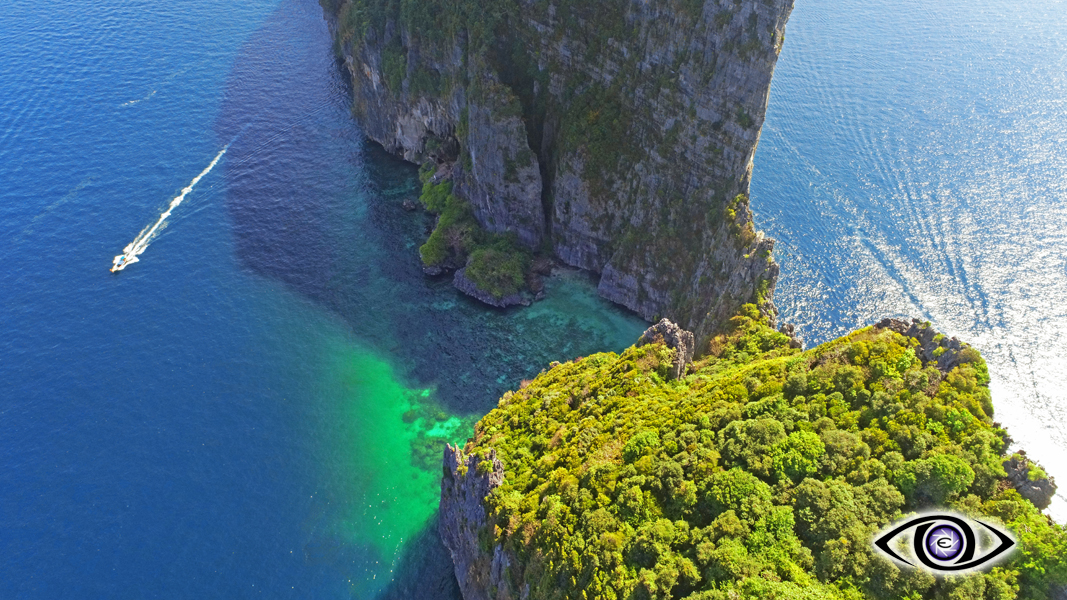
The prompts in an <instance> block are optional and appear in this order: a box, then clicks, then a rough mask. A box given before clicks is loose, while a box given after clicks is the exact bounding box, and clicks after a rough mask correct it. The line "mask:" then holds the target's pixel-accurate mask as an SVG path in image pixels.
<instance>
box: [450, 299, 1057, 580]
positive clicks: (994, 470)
mask: <svg viewBox="0 0 1067 600" xmlns="http://www.w3.org/2000/svg"><path fill="white" fill-rule="evenodd" d="M731 326H732V331H731V332H730V333H727V334H723V335H721V336H719V337H717V338H715V339H713V340H711V343H710V346H709V347H708V348H707V354H706V356H705V357H704V358H702V359H700V360H699V361H698V362H697V363H695V364H694V365H692V366H691V367H690V369H689V373H688V374H687V375H685V376H684V377H682V378H681V379H679V380H675V381H667V380H666V379H665V377H666V376H667V373H668V372H669V370H670V367H671V362H672V360H673V355H674V350H672V349H670V348H667V347H666V346H664V345H662V344H650V345H645V346H642V347H633V348H630V349H628V350H626V351H625V352H623V353H622V355H621V356H620V355H615V354H610V353H608V354H597V355H594V356H589V357H584V358H579V359H576V360H574V361H571V362H569V363H565V364H555V363H554V364H553V366H552V367H551V368H550V369H548V370H546V371H545V372H543V373H542V374H541V375H540V376H538V377H537V378H536V379H534V380H533V381H532V382H528V384H527V385H525V386H524V387H523V388H522V389H520V390H519V391H516V392H513V393H510V392H509V393H508V394H506V395H505V396H504V397H503V398H502V399H501V401H500V404H499V407H498V408H496V409H495V410H493V411H492V412H491V413H490V414H489V415H487V416H486V417H485V418H483V419H482V420H481V421H480V422H479V424H478V426H477V427H476V433H475V437H474V438H473V439H472V440H471V441H469V442H468V445H467V451H468V452H469V453H473V454H475V455H479V454H481V455H483V456H484V455H485V453H487V452H488V451H489V449H490V448H492V449H495V450H496V451H497V455H498V456H499V458H500V459H501V461H502V462H503V464H504V466H505V477H504V483H503V485H502V486H500V487H499V488H497V489H495V490H494V491H493V493H492V494H491V495H490V497H489V498H488V499H487V510H488V512H489V522H490V529H491V530H490V531H487V532H485V536H484V538H485V539H484V540H483V541H484V543H485V545H486V547H487V548H491V547H492V546H495V545H497V544H499V545H501V546H502V548H503V549H505V550H507V551H509V552H510V553H512V554H513V555H514V556H515V557H516V559H517V560H516V563H517V564H516V565H513V567H512V570H511V584H512V586H513V589H514V590H521V589H523V588H524V587H525V586H526V585H529V596H528V597H530V598H539V599H550V598H589V599H592V598H657V599H660V598H663V599H665V598H691V599H694V600H696V599H700V600H705V599H708V600H710V599H718V598H737V597H766V598H812V599H814V598H861V597H872V598H902V597H903V598H946V599H947V598H984V599H989V600H993V599H1002V598H1015V597H1022V598H1045V597H1048V593H1049V590H1051V589H1053V586H1055V585H1061V584H1062V583H1063V582H1065V581H1067V532H1065V531H1064V529H1063V528H1062V527H1060V526H1058V525H1055V524H1054V523H1052V522H1051V521H1050V520H1049V519H1048V518H1047V517H1045V516H1044V515H1042V514H1041V513H1040V511H1039V510H1037V509H1036V508H1035V507H1034V506H1033V504H1031V503H1030V502H1029V501H1027V500H1025V499H1023V498H1022V497H1021V496H1020V495H1019V494H1018V492H1016V490H1015V489H1014V488H1013V487H1012V486H1011V484H1010V483H1009V482H1008V480H1007V479H1006V478H1005V471H1004V468H1003V466H1002V463H1003V461H1004V459H1005V456H1004V450H1005V446H1006V439H1007V436H1006V434H1005V432H1004V431H1003V430H1002V429H1001V428H1000V427H999V426H998V425H996V424H995V423H993V422H992V420H991V415H992V403H991V401H990V395H989V390H988V388H987V387H986V386H987V383H988V381H989V377H988V374H987V371H986V366H985V363H984V361H983V360H982V359H981V357H980V356H979V355H978V353H977V352H976V351H974V350H972V349H969V348H964V350H963V351H962V352H960V362H959V364H958V366H955V367H954V368H953V369H952V370H951V371H949V372H948V373H947V374H946V373H942V372H941V371H939V370H938V369H937V368H936V367H935V366H934V365H933V363H932V362H931V363H928V364H923V362H922V360H920V358H918V356H919V355H921V354H917V349H918V346H919V343H918V342H917V341H916V340H915V339H914V338H910V337H906V336H904V335H901V334H899V333H895V332H893V331H891V330H888V329H884V330H883V329H879V328H876V327H868V328H866V329H861V330H859V331H856V332H854V333H852V334H850V335H848V336H846V337H843V338H841V339H838V340H836V341H833V342H830V343H827V344H823V345H821V346H818V347H816V348H812V349H810V350H807V351H801V350H799V349H795V348H790V347H789V343H788V341H789V340H788V338H786V337H785V336H784V335H782V334H781V333H778V332H776V331H774V330H773V329H771V328H769V327H767V326H765V325H764V324H762V323H761V322H760V321H759V320H758V314H757V312H756V311H755V308H754V307H752V306H751V305H749V306H747V307H746V314H745V315H742V316H738V317H736V318H734V319H733V321H732V322H731ZM930 505H938V506H950V507H952V508H954V509H955V510H957V511H960V512H963V513H966V514H970V515H974V516H980V517H981V518H983V519H984V520H985V519H987V520H990V521H992V522H997V523H1002V524H1003V525H1005V526H1007V527H1008V528H1009V529H1010V530H1011V531H1012V532H1014V535H1015V538H1016V539H1017V540H1018V541H1019V549H1018V550H1017V551H1016V552H1015V553H1014V554H1013V555H1012V558H1011V559H1010V560H1009V561H1007V562H1004V563H1001V564H1000V565H999V566H997V567H996V568H994V569H992V570H991V571H989V572H987V573H976V574H971V575H967V576H957V577H945V578H935V577H933V576H930V575H928V574H926V573H923V572H921V571H915V570H902V569H900V568H898V567H897V566H895V565H894V564H892V563H890V562H888V561H887V560H885V559H883V558H881V557H879V556H877V555H875V554H874V552H873V551H872V547H871V539H872V536H873V534H874V533H875V532H877V531H878V530H880V529H882V528H883V527H884V526H885V525H887V524H888V523H890V522H892V521H894V520H895V519H898V518H900V517H901V516H903V515H904V514H906V513H908V512H910V511H913V510H916V509H920V508H923V507H926V506H930Z"/></svg>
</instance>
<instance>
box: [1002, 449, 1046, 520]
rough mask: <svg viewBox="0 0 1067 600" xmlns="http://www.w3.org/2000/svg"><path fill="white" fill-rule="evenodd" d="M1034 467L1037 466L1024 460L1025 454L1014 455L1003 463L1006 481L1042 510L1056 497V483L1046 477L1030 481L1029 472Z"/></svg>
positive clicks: (1028, 460) (1026, 459)
mask: <svg viewBox="0 0 1067 600" xmlns="http://www.w3.org/2000/svg"><path fill="white" fill-rule="evenodd" d="M1036 467H1037V465H1034V464H1033V463H1031V462H1030V459H1028V458H1026V453H1025V452H1019V453H1018V454H1014V455H1012V456H1011V457H1010V458H1008V460H1006V461H1004V470H1005V471H1006V472H1007V473H1008V481H1010V482H1011V484H1012V486H1013V487H1014V488H1015V490H1016V491H1018V492H1019V495H1020V496H1022V497H1023V498H1026V499H1027V500H1029V501H1030V502H1033V504H1034V506H1036V507H1038V508H1040V509H1042V510H1044V509H1046V508H1048V506H1049V504H1052V497H1053V496H1055V495H1056V481H1055V480H1054V479H1052V478H1051V477H1048V476H1046V477H1035V478H1034V479H1031V478H1030V477H1031V471H1032V470H1033V469H1035V468H1036ZM1042 472H1043V471H1042Z"/></svg>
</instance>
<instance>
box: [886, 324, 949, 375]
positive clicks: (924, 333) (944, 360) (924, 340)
mask: <svg viewBox="0 0 1067 600" xmlns="http://www.w3.org/2000/svg"><path fill="white" fill-rule="evenodd" d="M876 327H878V328H879V329H890V330H893V331H895V332H897V333H899V334H901V335H904V336H907V337H910V338H915V339H916V340H918V341H919V349H918V350H917V351H916V356H918V357H919V359H920V360H922V362H923V364H924V365H925V364H928V363H931V362H932V363H934V364H935V366H936V367H937V370H938V371H941V372H942V373H948V372H949V371H951V370H952V369H955V368H956V367H957V366H959V364H960V363H961V362H966V361H967V356H966V354H964V350H965V349H968V348H970V346H968V345H967V344H965V343H963V342H961V341H959V340H958V339H956V338H954V337H953V338H947V337H945V336H943V335H941V334H939V333H938V332H937V331H935V330H934V328H933V327H930V326H929V324H928V323H924V322H922V321H919V320H918V319H912V320H911V323H908V322H907V321H902V320H900V319H882V320H881V321H879V323H878V325H876ZM938 348H942V350H941V352H937V350H938Z"/></svg>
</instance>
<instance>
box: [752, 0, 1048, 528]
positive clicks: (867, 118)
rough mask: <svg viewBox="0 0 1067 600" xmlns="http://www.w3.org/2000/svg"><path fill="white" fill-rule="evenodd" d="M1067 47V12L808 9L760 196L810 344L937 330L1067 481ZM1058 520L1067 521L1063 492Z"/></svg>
mask: <svg viewBox="0 0 1067 600" xmlns="http://www.w3.org/2000/svg"><path fill="white" fill-rule="evenodd" d="M1064 30H1067V3H1065V2H1063V1H1044V2H1024V3H1018V2H1006V1H1001V0H983V1H980V2H961V1H957V0H949V1H946V2H919V1H913V0H905V1H903V2H894V3H886V2H866V1H862V0H833V1H830V0H802V1H798V2H797V7H796V10H795V11H794V12H793V16H792V18H791V19H790V22H789V25H788V28H787V35H786V42H785V48H784V50H783V52H782V54H781V58H780V60H779V62H778V68H777V70H776V72H775V75H774V81H773V84H772V89H771V99H770V108H769V110H768V116H767V121H766V124H765V125H764V129H763V134H762V139H761V142H760V147H759V150H758V151H757V153H756V166H755V171H754V174H753V178H752V181H753V183H752V198H753V208H754V211H755V213H756V219H757V223H758V225H759V226H760V227H761V228H762V229H764V230H766V231H767V232H768V233H769V234H770V235H772V236H773V237H775V238H777V239H778V245H777V248H776V255H777V258H778V261H779V262H780V263H781V265H782V276H781V279H780V280H779V284H778V289H777V293H776V297H777V303H778V306H779V308H780V309H781V312H782V317H783V319H784V320H786V321H791V322H793V323H795V324H796V325H797V327H798V329H799V331H800V332H801V334H802V336H803V337H804V339H805V341H806V343H807V344H815V343H819V342H822V341H826V340H829V339H833V338H835V337H837V336H839V335H842V334H844V333H846V332H848V331H849V330H851V329H853V328H856V327H860V326H864V325H868V324H871V323H874V322H877V321H878V320H880V319H882V318H883V317H886V316H907V317H917V318H920V319H923V320H927V319H928V320H930V321H932V322H933V323H934V325H935V326H936V327H937V328H938V329H940V330H941V331H943V332H945V333H947V334H950V335H955V336H958V337H959V338H960V339H962V340H965V341H968V342H971V343H972V344H973V345H975V346H976V347H978V348H979V349H980V350H981V351H982V354H983V355H984V356H985V358H986V360H987V361H988V363H989V367H990V372H991V375H992V380H993V381H992V385H991V388H992V391H993V400H994V404H995V407H996V414H995V415H994V418H995V419H996V420H998V421H1000V422H1001V423H1002V424H1004V425H1005V426H1006V427H1007V428H1008V430H1009V432H1010V433H1011V434H1012V436H1013V437H1014V439H1015V440H1016V442H1017V446H1018V447H1020V448H1023V449H1025V450H1026V451H1027V452H1028V453H1029V454H1030V455H1031V456H1033V457H1035V458H1037V459H1038V460H1040V461H1041V462H1042V463H1043V464H1044V465H1045V467H1046V468H1047V469H1048V471H1049V472H1050V473H1051V474H1052V475H1053V476H1056V477H1058V478H1059V480H1060V481H1062V482H1067V386H1065V385H1064V380H1065V378H1067V38H1065V37H1064V36H1063V35H1062V32H1063V31H1064ZM1050 510H1051V512H1052V513H1053V515H1054V516H1055V517H1056V519H1057V520H1059V521H1061V522H1062V521H1065V520H1067V502H1065V501H1064V494H1063V492H1061V493H1060V495H1059V496H1058V497H1057V498H1056V500H1055V501H1054V504H1053V506H1052V507H1051V509H1050Z"/></svg>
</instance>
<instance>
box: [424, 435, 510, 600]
mask: <svg viewBox="0 0 1067 600" xmlns="http://www.w3.org/2000/svg"><path fill="white" fill-rule="evenodd" d="M502 483H504V465H503V464H502V463H501V462H500V460H499V459H497V457H496V452H495V451H493V450H490V451H489V453H488V455H487V456H485V457H484V458H479V457H478V456H466V455H465V454H464V453H463V450H462V449H460V448H459V447H458V446H452V445H451V444H448V445H446V446H445V455H444V477H443V478H442V479H441V512H440V520H439V521H438V531H439V532H440V534H441V540H442V541H444V543H445V547H446V548H448V551H449V553H450V554H451V555H452V562H453V564H454V565H455V568H456V580H457V581H458V582H459V588H460V590H461V591H462V593H463V598H464V600H489V598H509V597H510V596H509V595H507V594H506V591H507V585H506V583H505V579H506V578H505V571H506V570H507V568H508V567H509V566H511V564H512V563H514V562H515V561H514V560H512V557H509V556H507V555H506V553H505V552H504V551H503V550H502V549H501V548H500V547H499V546H496V547H495V548H494V549H493V551H492V552H487V551H485V550H483V549H482V546H481V544H480V536H484V534H485V531H486V529H487V527H488V519H487V517H486V513H485V504H484V500H485V497H486V496H488V495H489V494H490V493H492V491H493V490H494V489H496V488H497V487H499V486H500V485H501V484H502ZM491 592H493V593H492V594H491Z"/></svg>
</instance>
